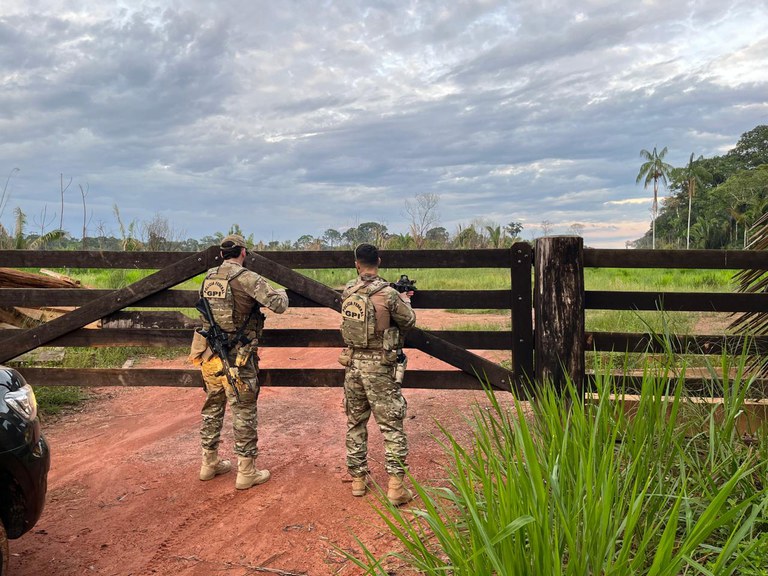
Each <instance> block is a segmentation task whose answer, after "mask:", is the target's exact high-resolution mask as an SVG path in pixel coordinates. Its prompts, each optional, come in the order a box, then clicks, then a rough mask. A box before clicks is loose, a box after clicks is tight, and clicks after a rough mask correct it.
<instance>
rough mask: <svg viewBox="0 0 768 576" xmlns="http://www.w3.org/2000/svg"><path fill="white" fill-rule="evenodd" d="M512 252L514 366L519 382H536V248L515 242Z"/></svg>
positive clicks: (511, 334) (510, 270) (525, 243)
mask: <svg viewBox="0 0 768 576" xmlns="http://www.w3.org/2000/svg"><path fill="white" fill-rule="evenodd" d="M510 251H511V258H510V259H511V260H512V265H511V266H510V269H509V272H510V279H511V286H512V290H511V292H510V296H511V299H512V302H511V304H510V307H511V315H512V324H511V326H512V331H511V333H510V336H511V340H512V342H511V347H512V367H513V372H514V373H515V377H516V378H517V380H518V382H520V381H521V380H522V381H526V380H533V378H534V369H533V347H534V339H533V284H532V277H531V272H532V270H533V249H532V248H531V245H530V244H528V242H517V243H515V244H514V245H513V246H512V248H511V249H510Z"/></svg>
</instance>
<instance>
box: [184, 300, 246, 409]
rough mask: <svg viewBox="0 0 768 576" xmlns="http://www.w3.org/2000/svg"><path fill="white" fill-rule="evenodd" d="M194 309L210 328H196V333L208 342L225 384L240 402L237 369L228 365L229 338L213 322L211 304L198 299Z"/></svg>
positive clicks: (214, 321)
mask: <svg viewBox="0 0 768 576" xmlns="http://www.w3.org/2000/svg"><path fill="white" fill-rule="evenodd" d="M195 308H196V309H197V311H198V312H200V314H202V315H203V318H204V319H205V321H206V322H208V324H209V326H210V328H209V329H208V330H206V329H205V328H197V330H196V331H197V333H198V334H200V335H201V336H202V337H203V338H205V339H206V340H208V345H209V346H210V347H211V350H213V352H214V354H216V355H217V356H218V357H219V358H220V359H221V364H222V366H223V367H224V370H223V372H224V375H225V376H226V377H227V382H229V385H230V386H231V387H232V390H233V392H234V393H235V402H236V403H237V402H240V392H239V391H238V389H237V376H236V371H237V368H232V366H230V364H229V357H228V356H229V338H227V335H226V334H225V333H224V331H223V330H222V329H221V326H219V325H218V324H217V323H216V320H214V318H213V311H212V310H211V304H210V302H208V300H206V299H205V298H200V300H198V301H197V304H195Z"/></svg>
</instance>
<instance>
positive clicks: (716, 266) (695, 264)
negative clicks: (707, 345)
mask: <svg viewBox="0 0 768 576" xmlns="http://www.w3.org/2000/svg"><path fill="white" fill-rule="evenodd" d="M584 266H585V267H588V268H682V269H690V268H695V269H700V268H705V269H710V270H740V269H744V268H755V269H760V270H768V251H765V250H621V249H603V248H585V249H584Z"/></svg>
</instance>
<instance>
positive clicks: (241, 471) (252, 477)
mask: <svg viewBox="0 0 768 576" xmlns="http://www.w3.org/2000/svg"><path fill="white" fill-rule="evenodd" d="M269 477H270V473H269V470H258V469H257V468H256V465H255V464H254V463H253V458H244V457H242V456H239V457H238V458H237V479H236V480H235V488H237V489H238V490H247V489H248V488H250V487H251V486H256V485H257V484H264V482H266V481H267V480H269Z"/></svg>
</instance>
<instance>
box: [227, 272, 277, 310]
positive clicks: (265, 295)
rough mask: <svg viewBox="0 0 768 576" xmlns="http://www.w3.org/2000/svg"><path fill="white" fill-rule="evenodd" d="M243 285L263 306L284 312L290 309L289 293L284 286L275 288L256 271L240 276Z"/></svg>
mask: <svg viewBox="0 0 768 576" xmlns="http://www.w3.org/2000/svg"><path fill="white" fill-rule="evenodd" d="M238 280H240V283H241V285H242V287H243V288H244V289H245V290H246V292H248V294H250V295H251V296H252V297H253V298H254V299H256V301H257V302H258V303H259V304H261V305H262V306H266V307H267V308H269V309H270V310H272V312H276V313H277V314H282V313H283V312H285V311H286V310H287V309H288V295H287V294H286V293H285V290H283V289H282V288H280V289H277V290H276V289H274V288H272V286H270V285H269V284H268V283H267V281H266V280H264V278H263V277H261V276H260V275H258V274H256V273H255V272H253V273H251V274H248V273H245V274H243V275H242V276H240V277H239V278H238Z"/></svg>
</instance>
